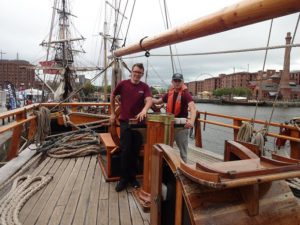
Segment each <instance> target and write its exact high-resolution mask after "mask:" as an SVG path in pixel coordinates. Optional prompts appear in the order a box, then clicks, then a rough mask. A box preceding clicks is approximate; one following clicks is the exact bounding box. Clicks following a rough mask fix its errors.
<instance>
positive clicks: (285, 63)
mask: <svg viewBox="0 0 300 225" xmlns="http://www.w3.org/2000/svg"><path fill="white" fill-rule="evenodd" d="M299 20H300V13H299V16H298V20H297V22H296V25H295V29H294V34H293V35H294V37H292V40H291V46H292V45H293V43H294V40H295V35H296V32H297V29H298V25H299ZM288 51H289V52H288V53H287V54H285V56H284V68H286V66H287V63H288V62H287V61H288V60H287V57H288V56H287V55H290V54H291V51H292V47H289V50H288ZM281 78H282V77H281ZM280 83H281V79H280V82H279V85H278V87H277V93H276V97H275V100H274V102H273V106H272V112H271V115H270V118H269V123H268V125H267V128H266V131H267V132H268V130H269V124H270V122H271V121H272V117H273V114H274V110H275V106H276V102H277V99H278V95H279V90H280Z"/></svg>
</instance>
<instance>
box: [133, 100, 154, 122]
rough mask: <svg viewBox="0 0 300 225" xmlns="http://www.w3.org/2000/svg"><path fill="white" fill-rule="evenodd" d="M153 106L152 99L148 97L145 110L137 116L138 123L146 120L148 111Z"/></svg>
mask: <svg viewBox="0 0 300 225" xmlns="http://www.w3.org/2000/svg"><path fill="white" fill-rule="evenodd" d="M151 105H152V97H146V98H145V106H144V108H143V109H142V111H141V112H140V113H139V114H137V115H136V118H137V120H138V121H142V120H144V118H146V115H147V112H148V109H150V107H151Z"/></svg>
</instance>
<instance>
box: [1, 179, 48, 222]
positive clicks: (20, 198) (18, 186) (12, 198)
mask: <svg viewBox="0 0 300 225" xmlns="http://www.w3.org/2000/svg"><path fill="white" fill-rule="evenodd" d="M51 179H52V176H36V177H33V176H30V175H27V176H21V177H18V178H16V179H15V180H14V183H13V185H12V188H11V190H10V192H9V193H7V195H6V196H4V198H3V199H1V201H0V223H1V225H21V222H20V220H19V213H20V211H21V209H22V207H23V206H24V204H25V203H26V202H27V201H28V199H29V198H30V197H31V196H32V195H34V194H35V193H36V192H38V191H39V190H40V189H42V188H43V187H44V186H46V185H47V184H48V183H49V182H50V180H51Z"/></svg>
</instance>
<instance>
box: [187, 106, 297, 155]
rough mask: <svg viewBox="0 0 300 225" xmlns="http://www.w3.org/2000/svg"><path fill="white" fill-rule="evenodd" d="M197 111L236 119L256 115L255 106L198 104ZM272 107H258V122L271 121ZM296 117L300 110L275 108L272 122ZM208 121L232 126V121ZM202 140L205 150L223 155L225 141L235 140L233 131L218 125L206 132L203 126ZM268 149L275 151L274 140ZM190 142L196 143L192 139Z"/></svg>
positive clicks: (269, 139)
mask: <svg viewBox="0 0 300 225" xmlns="http://www.w3.org/2000/svg"><path fill="white" fill-rule="evenodd" d="M196 106H197V110H198V111H202V112H205V111H207V112H210V113H219V114H225V115H230V116H236V117H247V118H253V117H254V113H255V106H239V105H217V104H201V103H198V104H196ZM271 112H272V107H260V106H259V107H258V108H257V112H256V119H258V120H267V121H269V120H270V115H271ZM294 117H300V108H295V107H293V108H282V107H281V108H275V109H274V113H273V116H272V120H271V121H272V122H278V123H284V122H285V121H290V120H291V119H292V118H294ZM206 119H207V120H215V121H219V122H223V123H227V124H232V120H229V119H224V118H217V117H210V116H207V118H206ZM261 128H263V126H255V129H256V130H259V129H261ZM201 132H202V140H203V148H205V149H207V150H211V151H213V152H216V153H219V154H223V151H224V141H225V140H232V139H233V131H232V129H229V128H225V127H220V126H216V125H211V124H206V125H205V130H203V125H202V130H201ZM270 132H274V133H278V132H279V129H278V128H277V129H270ZM267 140H268V142H267V144H266V148H267V149H268V150H270V151H273V150H275V140H274V138H271V137H268V138H267ZM190 141H192V142H193V141H194V140H193V139H190ZM288 145H289V142H287V143H286V149H287V148H288Z"/></svg>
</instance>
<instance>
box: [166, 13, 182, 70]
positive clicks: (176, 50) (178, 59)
mask: <svg viewBox="0 0 300 225" xmlns="http://www.w3.org/2000/svg"><path fill="white" fill-rule="evenodd" d="M167 10H168V11H167V12H168V16H169V22H170V26H171V27H172V22H171V19H170V13H169V9H168V8H167ZM174 48H175V52H176V54H177V53H178V49H177V45H176V44H175V45H174ZM173 55H174V54H173ZM176 58H177V61H178V65H179V69H180V72H181V73H182V67H181V63H180V58H179V56H176ZM174 65H175V67H176V63H174ZM176 71H177V68H176Z"/></svg>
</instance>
